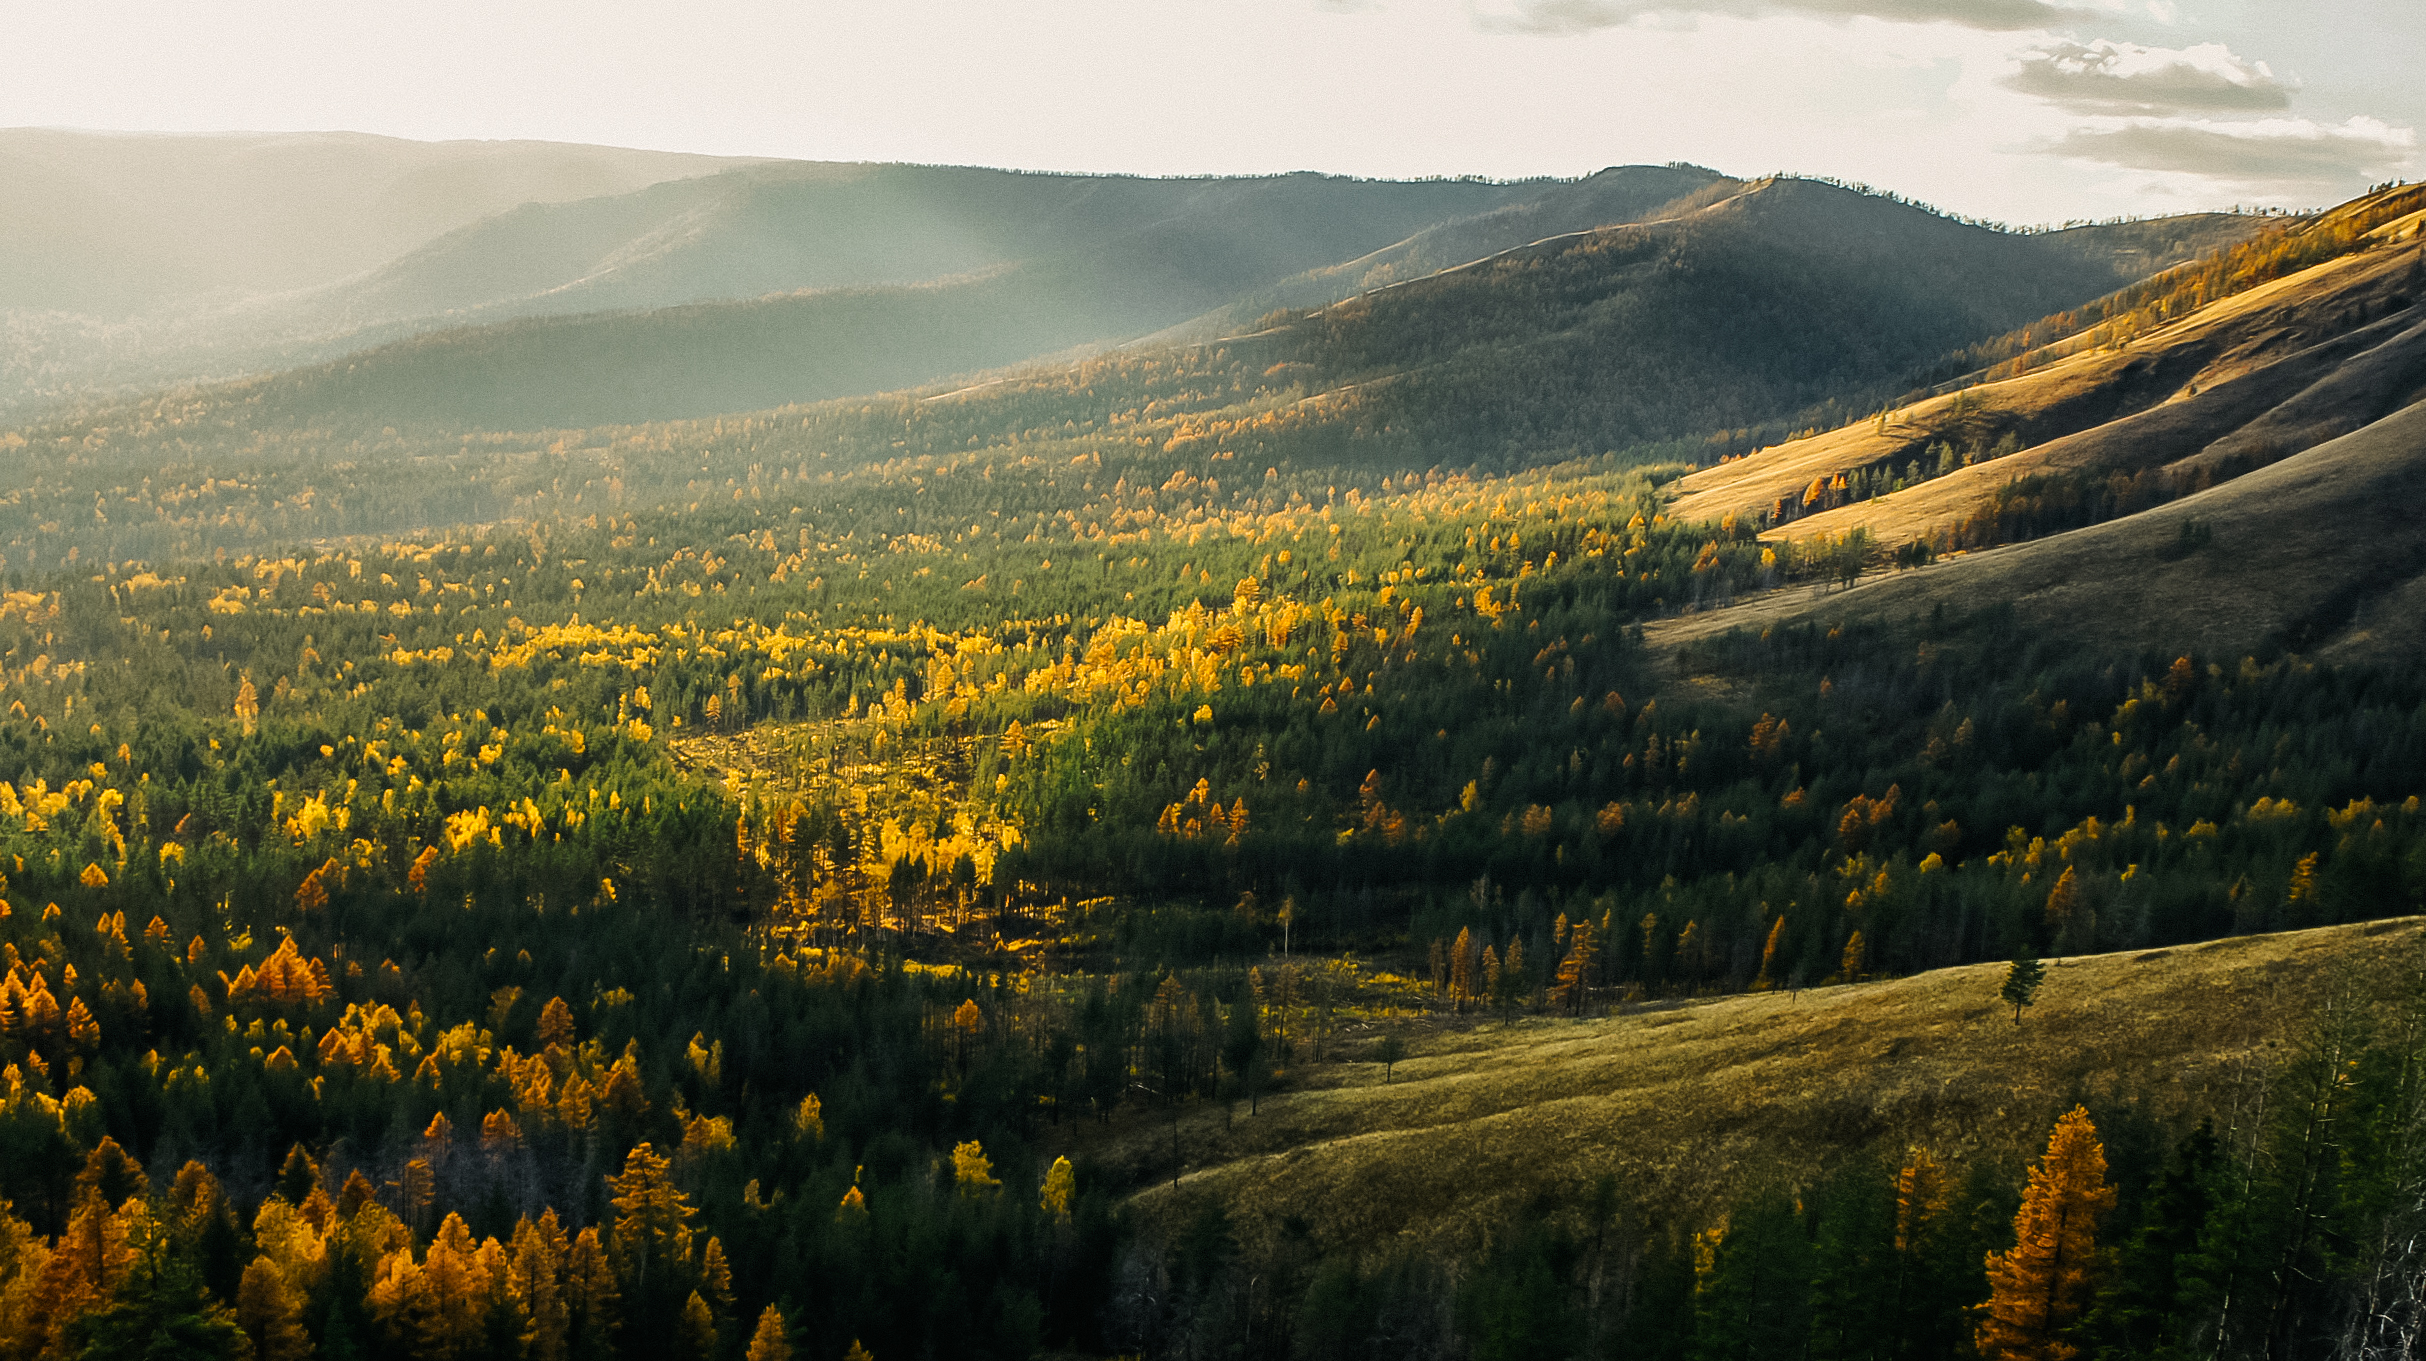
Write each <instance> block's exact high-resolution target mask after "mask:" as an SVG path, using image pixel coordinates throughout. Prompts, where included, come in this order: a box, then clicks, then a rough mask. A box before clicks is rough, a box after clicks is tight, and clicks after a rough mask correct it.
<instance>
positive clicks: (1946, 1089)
mask: <svg viewBox="0 0 2426 1361" xmlns="http://www.w3.org/2000/svg"><path fill="white" fill-rule="evenodd" d="M2422 968H2426V931H2422V930H2421V926H2420V922H2419V919H2417V918H2407V919H2403V920H2399V921H2384V922H2376V923H2373V924H2370V925H2364V926H2342V927H2329V928H2325V929H2321V930H2313V931H2298V932H2289V933H2284V934H2280V935H2273V936H2258V937H2240V938H2235V939H2229V940H2220V941H2214V942H2211V943H2208V944H2205V945H2197V946H2189V947H2183V948H2178V949H2172V950H2153V951H2134V952H2129V953H2120V954H2104V955H2087V956H2081V957H2077V958H2072V959H2067V960H2063V961H2061V962H2059V963H2057V964H2055V965H2054V967H2053V968H2051V970H2050V971H2049V975H2048V981H2047V982H2046V984H2045V985H2044V987H2043V989H2042V991H2041V992H2040V994H2039V998H2038V1001H2037V1003H2036V1004H2035V1005H2034V1006H2033V1007H2032V1008H2031V1009H2030V1010H2029V1012H2028V1013H2027V1015H2026V1017H2025V1019H2024V1020H2023V1023H2022V1024H2021V1025H2019V1026H2016V1025H2015V1024H2014V1019H2013V1009H2012V1008H2011V1007H2010V1006H2006V1005H2004V1004H2003V1003H2001V1002H2000V1000H1999V999H1998V996H1997V990H1998V988H1999V987H2000V985H2001V984H2002V982H2003V980H2004V974H2005V968H2004V966H2003V965H2000V964H1981V965H1971V966H1967V967H1962V968H1954V969H1941V970H1937V971H1935V972H1931V973H1925V974H1920V975H1916V976H1914V977H1909V978H1900V979H1891V980H1885V981H1880V982H1874V983H1860V984H1843V985H1837V986H1832V987H1823V988H1810V989H1806V990H1803V991H1801V992H1799V993H1791V994H1790V993H1787V992H1784V991H1780V992H1773V993H1763V994H1753V995H1748V996H1737V997H1728V998H1714V999H1707V1000H1702V1001H1696V1002H1689V1003H1684V1004H1674V1005H1661V1006H1656V1007H1651V1008H1646V1009H1641V1010H1635V1011H1632V1012H1630V1013H1629V1014H1624V1015H1616V1016H1610V1017H1607V1018H1602V1019H1592V1020H1566V1019H1552V1018H1530V1019H1521V1020H1517V1021H1515V1022H1513V1023H1502V1022H1500V1021H1498V1020H1495V1019H1488V1018H1484V1019H1469V1020H1466V1021H1457V1022H1453V1021H1450V1020H1448V1019H1447V1018H1444V1017H1441V1016H1439V1015H1437V1014H1436V1015H1434V1016H1432V1017H1431V1018H1429V1019H1424V1018H1404V1019H1400V1020H1395V1021H1393V1020H1390V1019H1387V1013H1386V1011H1385V1012H1383V1013H1380V1014H1377V1015H1375V1016H1374V1017H1373V1018H1372V1019H1369V1020H1367V1021H1365V1022H1364V1023H1362V1024H1361V1025H1359V1026H1358V1027H1356V1028H1355V1029H1354V1030H1353V1031H1352V1032H1351V1034H1350V1037H1349V1039H1348V1040H1347V1042H1346V1043H1345V1044H1344V1045H1342V1046H1339V1047H1338V1048H1336V1049H1335V1053H1337V1054H1339V1055H1340V1057H1336V1058H1334V1059H1333V1060H1331V1061H1328V1062H1316V1063H1307V1064H1305V1065H1303V1066H1302V1067H1298V1068H1296V1069H1294V1070H1293V1071H1292V1072H1291V1074H1290V1088H1289V1090H1287V1091H1285V1092H1281V1093H1278V1094H1275V1095H1271V1096H1267V1097H1265V1098H1263V1099H1262V1101H1261V1102H1260V1110H1259V1111H1258V1112H1257V1113H1256V1114H1253V1115H1249V1114H1248V1112H1247V1109H1246V1107H1245V1105H1244V1103H1243V1102H1236V1103H1225V1104H1223V1105H1220V1106H1217V1107H1214V1108H1210V1109H1204V1110H1198V1111H1194V1112H1191V1113H1189V1114H1188V1115H1187V1116H1186V1117H1184V1118H1183V1119H1181V1120H1180V1121H1179V1123H1178V1131H1179V1146H1180V1150H1181V1157H1182V1167H1183V1169H1184V1170H1183V1171H1182V1173H1181V1175H1180V1177H1179V1181H1178V1186H1177V1188H1176V1190H1174V1188H1173V1187H1172V1184H1171V1171H1172V1169H1171V1146H1172V1145H1171V1128H1170V1125H1169V1123H1168V1122H1167V1121H1166V1122H1158V1121H1155V1120H1153V1119H1150V1118H1146V1117H1143V1116H1141V1117H1138V1118H1135V1119H1132V1120H1131V1121H1129V1122H1127V1123H1126V1124H1125V1126H1123V1127H1120V1128H1116V1129H1113V1130H1109V1131H1103V1132H1092V1131H1086V1130H1079V1131H1074V1132H1073V1134H1072V1136H1071V1138H1070V1143H1069V1147H1070V1148H1071V1149H1072V1150H1073V1152H1075V1153H1077V1154H1079V1155H1081V1156H1086V1157H1090V1158H1093V1159H1096V1160H1098V1161H1099V1162H1101V1163H1102V1164H1104V1165H1105V1166H1106V1167H1107V1169H1112V1168H1117V1169H1118V1170H1119V1172H1120V1174H1121V1175H1124V1176H1126V1177H1128V1178H1130V1179H1131V1180H1133V1181H1134V1182H1135V1183H1136V1184H1137V1185H1138V1186H1139V1187H1140V1188H1141V1189H1140V1191H1139V1193H1138V1202H1139V1203H1140V1204H1141V1205H1142V1206H1143V1207H1144V1208H1146V1210H1147V1211H1148V1212H1149V1213H1151V1214H1155V1215H1171V1214H1175V1213H1182V1212H1184V1211H1185V1210H1186V1209H1188V1208H1190V1207H1192V1206H1194V1205H1198V1204H1202V1203H1204V1202H1205V1201H1207V1200H1209V1199H1216V1198H1218V1199H1220V1200H1223V1201H1226V1202H1227V1203H1228V1204H1230V1205H1231V1206H1233V1207H1234V1209H1233V1213H1234V1214H1236V1215H1237V1216H1238V1218H1239V1220H1240V1226H1241V1233H1242V1237H1246V1238H1249V1239H1251V1240H1268V1239H1269V1238H1270V1237H1271V1236H1273V1235H1276V1234H1277V1233H1278V1228H1279V1224H1278V1221H1279V1220H1280V1219H1281V1218H1282V1217H1283V1216H1284V1215H1298V1216H1302V1217H1304V1218H1305V1219H1307V1220H1309V1221H1310V1222H1311V1224H1312V1227H1313V1230H1314V1232H1315V1234H1316V1236H1317V1238H1318V1239H1319V1240H1320V1241H1321V1242H1323V1243H1325V1244H1350V1243H1354V1244H1365V1245H1379V1244H1393V1243H1410V1242H1411V1243H1422V1244H1428V1245H1436V1246H1444V1247H1461V1248H1471V1247H1473V1246H1476V1245H1478V1242H1479V1240H1480V1239H1482V1238H1483V1237H1484V1236H1486V1235H1488V1234H1491V1233H1494V1232H1498V1231H1500V1230H1501V1227H1502V1226H1503V1225H1505V1224H1507V1223H1510V1222H1512V1221H1514V1220H1515V1219H1516V1218H1517V1217H1518V1216H1519V1213H1520V1212H1521V1211H1522V1210H1523V1208H1524V1207H1525V1206H1527V1205H1528V1204H1537V1203H1553V1204H1559V1205H1565V1206H1579V1205H1582V1204H1585V1203H1588V1202H1589V1200H1590V1197H1591V1188H1592V1185H1593V1182H1594V1181H1595V1180H1596V1179H1597V1178H1599V1177H1600V1176H1602V1175H1603V1174H1606V1173H1614V1174H1616V1176H1617V1178H1618V1181H1619V1185H1620V1186H1621V1187H1622V1188H1623V1190H1622V1195H1623V1197H1624V1202H1625V1206H1626V1212H1627V1213H1628V1214H1629V1215H1632V1216H1634V1217H1637V1218H1638V1219H1652V1220H1683V1221H1686V1222H1693V1223H1701V1222H1707V1221H1709V1220H1711V1219H1714V1218H1716V1217H1717V1215H1718V1214H1719V1212H1720V1211H1721V1209H1722V1208H1723V1207H1724V1206H1725V1205H1726V1204H1727V1203H1728V1202H1729V1201H1732V1200H1734V1199H1736V1198H1737V1197H1738V1196H1740V1195H1742V1194H1743V1193H1744V1191H1745V1190H1746V1189H1747V1188H1748V1187H1754V1186H1775V1185H1784V1186H1790V1187H1791V1186H1800V1187H1804V1188H1812V1187H1816V1186H1817V1185H1818V1184H1819V1183H1820V1182H1821V1181H1822V1180H1823V1179H1824V1178H1825V1177H1826V1176H1827V1175H1828V1174H1830V1173H1831V1172H1834V1171H1836V1170H1839V1169H1842V1168H1844V1167H1847V1166H1850V1165H1860V1164H1861V1163H1862V1162H1863V1161H1864V1160H1868V1159H1882V1160H1883V1159H1892V1158H1901V1157H1904V1156H1906V1155H1907V1154H1908V1153H1909V1152H1910V1151H1911V1150H1913V1149H1916V1148H1917V1149H1926V1150H1928V1151H1930V1152H1931V1153H1933V1154H1935V1155H1936V1156H1937V1157H1938V1158H1940V1159H1941V1160H1943V1161H1945V1162H1947V1163H1950V1164H1952V1165H1955V1166H1957V1167H1961V1166H1967V1165H1974V1164H1984V1165H1987V1166H1991V1167H1994V1168H1997V1169H1999V1170H2000V1171H2004V1172H2008V1173H2011V1172H2014V1171H2018V1169H2019V1168H2020V1167H2021V1166H2022V1165H2023V1163H2024V1162H2025V1161H2026V1160H2027V1159H2028V1158H2030V1157H2031V1156H2033V1155H2035V1154H2036V1153H2037V1152H2038V1150H2039V1148H2040V1147H2041V1146H2043V1144H2044V1143H2045V1140H2046V1131H2047V1127H2048V1125H2050V1124H2051V1123H2053V1121H2054V1119H2055V1117H2056V1116H2057V1115H2058V1114H2059V1113H2060V1112H2061V1111H2062V1110H2063V1109H2064V1108H2065V1107H2067V1106H2069V1105H2071V1104H2072V1103H2074V1102H2076V1101H2080V1100H2084V1099H2087V1100H2092V1101H2098V1100H2101V1099H2102V1100H2111V1101H2118V1102H2132V1101H2137V1102H2139V1103H2140V1104H2139V1105H2138V1108H2137V1115H2138V1116H2139V1118H2141V1119H2144V1120H2147V1121H2150V1122H2152V1123H2154V1124H2156V1125H2157V1126H2159V1127H2160V1128H2162V1129H2165V1130H2170V1131H2183V1130H2187V1129H2188V1128H2189V1127H2190V1126H2191V1125H2194V1124H2196V1123H2197V1122H2198V1121H2199V1120H2200V1119H2202V1118H2207V1117H2214V1118H2215V1119H2216V1120H2218V1122H2219V1123H2221V1124H2224V1125H2227V1126H2229V1125H2231V1124H2232V1123H2234V1122H2235V1121H2236V1120H2246V1119H2247V1118H2248V1112H2249V1111H2250V1110H2251V1109H2252V1108H2253V1107H2254V1106H2255V1105H2256V1103H2257V1102H2258V1101H2259V1099H2260V1097H2261V1095H2262V1093H2263V1092H2264V1090H2265V1084H2266V1082H2267V1081H2268V1080H2269V1078H2270V1077H2271V1076H2272V1074H2273V1070H2274V1069H2275V1068H2276V1067H2277V1065H2278V1064H2279V1063H2280V1062H2281V1061H2282V1060H2283V1058H2284V1057H2285V1056H2286V1055H2287V1054H2288V1053H2289V1052H2290V1050H2291V1049H2292V1048H2293V1047H2294V1046H2296V1045H2298V1044H2299V1043H2300V1042H2301V1041H2302V1040H2303V1039H2304V1038H2305V1037H2306V1034H2307V1031H2308V1029H2309V1027H2310V1026H2311V1025H2312V1024H2313V1023H2314V1021H2315V1019H2316V1016H2317V1014H2318V1010H2319V1008H2321V1007H2324V1006H2326V1005H2327V1004H2328V1003H2329V1002H2330V1003H2332V1004H2334V1005H2338V1006H2343V1007H2354V1008H2357V1009H2359V1010H2362V1011H2364V1010H2368V1009H2371V1008H2375V1007H2380V1006H2384V1005H2387V1004H2397V1003H2399V1002H2402V1001H2404V1000H2409V999H2412V998H2413V993H2412V991H2411V990H2412V989H2413V988H2414V987H2415V985H2416V982H2417V979H2418V978H2419V976H2420V970H2421V969H2422ZM1392 1030H1396V1031H1398V1032H1400V1033H1401V1034H1402V1035H1403V1036H1404V1038H1405V1040H1406V1042H1407V1044H1408V1048H1407V1054H1408V1057H1406V1058H1405V1059H1404V1060H1402V1061H1400V1062H1399V1064H1398V1065H1397V1066H1396V1068H1395V1070H1394V1075H1393V1076H1392V1077H1391V1078H1390V1079H1389V1080H1387V1081H1385V1078H1384V1073H1383V1069H1382V1066H1381V1065H1380V1064H1379V1063H1378V1062H1376V1061H1375V1057H1374V1050H1375V1048H1376V1045H1377V1043H1378V1040H1377V1037H1378V1036H1379V1035H1381V1034H1383V1033H1387V1032H1389V1031H1392Z"/></svg>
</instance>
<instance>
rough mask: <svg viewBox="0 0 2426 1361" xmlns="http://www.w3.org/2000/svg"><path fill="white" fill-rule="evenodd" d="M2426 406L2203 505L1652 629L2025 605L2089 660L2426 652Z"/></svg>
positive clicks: (1694, 629)
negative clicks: (2425, 611) (2087, 651)
mask: <svg viewBox="0 0 2426 1361" xmlns="http://www.w3.org/2000/svg"><path fill="white" fill-rule="evenodd" d="M2421 496H2426V403H2419V404H2415V405H2411V406H2409V407H2407V408H2405V409H2403V410H2401V411H2399V412H2397V413H2395V414H2393V415H2391V416H2387V417H2385V418H2383V419H2382V420H2379V421H2376V422H2375V423H2373V424H2371V425H2369V426H2367V427H2366V428H2365V429H2363V430H2359V431H2357V432H2355V433H2353V434H2349V435H2344V436H2342V437H2341V438H2339V439H2335V440H2332V441H2329V442H2327V443H2325V444H2322V445H2320V446H2318V447H2316V448H2313V449H2310V450H2308V451H2307V452H2305V453H2301V454H2297V455H2294V456H2292V457H2290V458H2287V459H2285V460H2283V461H2282V462H2280V463H2276V464H2274V465H2272V466H2270V467H2266V468H2261V469H2259V470H2258V471H2256V472H2253V473H2249V474H2247V475H2246V476H2243V477H2239V478H2235V479H2234V480H2232V481H2229V482H2225V483H2223V484H2221V485H2219V486H2216V487H2213V488H2211V489H2209V490H2207V491H2204V492H2201V493H2199V494H2197V495H2195V496H2190V497H2187V498H2185V499H2183V500H2179V501H2175V502H2172V503H2170V504H2167V505H2162V506H2158V507H2156V508H2154V509H2151V510H2145V511H2142V512H2140V513H2138V514H2136V515H2132V516H2128V517H2126V518H2123V519H2119V520H2112V521H2109V522H2107V523H2105V524H2100V525H2093V526H2090V527H2089V528H2086V529H2078V530H2073V531H2072V532H2070V533H2066V534H2058V535H2055V536H2053V537H2051V538H2044V539H2036V540H2032V541H2031V542H2028V543H2019V544H2013V545H2010V546H2008V547H2004V548H1997V549H1992V550H1990V551H1988V552H1985V553H1975V554H1970V555H1967V556H1964V557H1960V558H1956V559H1953V560H1951V561H1946V562H1941V563H1938V564H1935V565H1933V566H1929V567H1925V568H1922V569H1920V570H1917V571H1904V572H1888V573H1885V574H1881V575H1877V576H1874V577H1871V578H1870V579H1868V580H1866V581H1864V582H1863V583H1862V584H1860V585H1857V586H1855V587H1853V588H1852V589H1851V590H1845V591H1838V590H1833V589H1828V588H1825V587H1796V588H1791V589H1788V590H1783V591H1776V592H1771V593H1769V594H1767V595H1764V596H1760V597H1756V598H1754V599H1753V600H1751V601H1749V602H1747V603H1745V604H1743V605H1739V606H1737V607H1735V608H1733V609H1727V610H1717V611H1712V612H1709V613H1705V614H1697V615H1687V616H1684V617H1682V618H1678V619H1670V620H1663V621H1660V622H1658V623H1655V624H1653V625H1651V626H1650V628H1649V633H1650V636H1651V637H1652V638H1653V639H1654V640H1655V641H1656V642H1659V643H1661V644H1663V645H1667V646H1681V645H1687V644H1691V643H1694V642H1696V641H1700V640H1705V639H1709V638H1713V637H1716V636H1718V635H1720V634H1723V633H1726V632H1728V631H1729V630H1733V629H1747V630H1759V629H1764V628H1771V627H1775V626H1778V625H1782V624H1793V623H1799V622H1803V621H1808V620H1820V621H1833V620H1838V619H1853V618H1870V619H1884V620H1889V621H1894V620H1901V619H1907V618H1913V617H1918V616H1920V615H1925V614H1928V613H1930V612H1931V611H1934V610H1939V609H1943V610H1947V611H1951V612H1955V613H1958V614H1960V613H1963V612H1968V611H1972V610H1977V609H1980V608H1982V607H1985V606H1990V605H1995V604H2007V605H2010V606H2011V608H2012V610H2013V612H2014V616H2015V618H2016V619H2017V620H2018V621H2019V622H2021V623H2023V624H2025V625H2028V626H2031V627H2033V628H2042V629H2045V630H2046V631H2048V632H2049V633H2050V634H2053V635H2055V636H2058V637H2066V638H2069V639H2072V640H2074V641H2077V642H2080V643H2082V644H2086V645H2088V646H2091V647H2096V648H2103V649H2108V650H2120V651H2125V652H2127V651H2130V650H2133V649H2137V648H2154V649H2158V650H2165V651H2171V650H2177V649H2178V650H2197V651H2200V652H2202V653H2205V654H2208V655H2221V656H2230V655H2235V654H2244V653H2263V652H2272V651H2277V650H2282V649H2289V650H2292V651H2298V652H2302V653H2308V654H2312V655H2317V656H2319V657H2320V658H2323V659H2333V660H2386V659H2401V658H2409V657H2414V656H2416V655H2417V653H2418V651H2419V649H2420V648H2421V647H2426V629H2422V628H2421V625H2420V619H2421V618H2422V617H2426V616H2422V615H2421V613H2420V610H2419V603H2420V599H2421V597H2422V596H2426V528H2422V527H2421V526H2420V524H2419V522H2418V518H2417V516H2416V514H2415V510H2414V508H2415V506H2416V505H2417V504H2418V499H2419V498H2420V497H2421Z"/></svg>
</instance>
